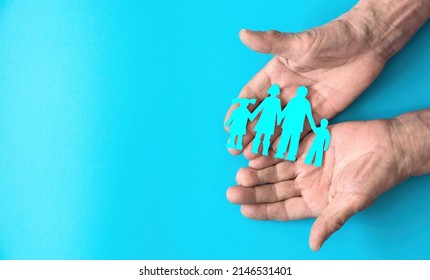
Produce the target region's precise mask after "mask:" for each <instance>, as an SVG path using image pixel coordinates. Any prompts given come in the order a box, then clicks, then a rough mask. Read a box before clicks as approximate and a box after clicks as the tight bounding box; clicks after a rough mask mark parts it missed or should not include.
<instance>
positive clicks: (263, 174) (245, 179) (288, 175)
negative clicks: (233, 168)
mask: <svg viewBox="0 0 430 280" xmlns="http://www.w3.org/2000/svg"><path fill="white" fill-rule="evenodd" d="M295 176H296V169H295V166H294V163H293V162H291V161H281V162H279V163H277V164H275V165H272V166H269V167H266V168H263V169H253V168H248V167H244V168H241V169H239V171H238V172H237V174H236V182H237V183H238V184H239V185H242V186H244V187H253V186H256V185H262V184H268V183H277V182H280V181H286V180H291V179H293V178H294V177H295Z"/></svg>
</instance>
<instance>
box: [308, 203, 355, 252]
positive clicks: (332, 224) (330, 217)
mask: <svg viewBox="0 0 430 280" xmlns="http://www.w3.org/2000/svg"><path fill="white" fill-rule="evenodd" d="M360 209H361V207H360V203H358V202H357V199H351V198H348V197H347V195H341V196H338V197H334V198H333V200H332V201H331V202H330V204H329V205H327V207H326V208H325V209H324V210H323V211H322V213H321V214H320V215H319V216H318V217H317V219H316V220H315V222H314V224H313V225H312V228H311V234H310V237H309V246H310V247H311V249H312V250H313V251H318V250H319V249H320V248H321V246H322V245H323V243H324V242H325V241H326V240H327V239H328V238H329V237H330V236H331V235H332V234H333V233H335V232H336V231H337V230H339V229H340V228H341V227H342V226H343V225H344V224H345V222H346V221H347V220H348V219H349V218H351V216H353V215H354V214H356V213H357V212H358V211H360Z"/></svg>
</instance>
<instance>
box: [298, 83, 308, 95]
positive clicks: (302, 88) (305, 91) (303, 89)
mask: <svg viewBox="0 0 430 280" xmlns="http://www.w3.org/2000/svg"><path fill="white" fill-rule="evenodd" d="M307 94H308V88H307V87H305V86H299V87H298V88H297V90H296V95H297V96H300V97H306V95H307Z"/></svg>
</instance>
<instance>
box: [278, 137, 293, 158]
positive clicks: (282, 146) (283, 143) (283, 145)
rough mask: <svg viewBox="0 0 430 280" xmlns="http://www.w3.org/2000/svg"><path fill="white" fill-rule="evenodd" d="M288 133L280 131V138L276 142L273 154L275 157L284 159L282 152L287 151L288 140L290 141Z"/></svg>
mask: <svg viewBox="0 0 430 280" xmlns="http://www.w3.org/2000/svg"><path fill="white" fill-rule="evenodd" d="M290 136H291V135H290V134H289V133H288V131H285V132H284V131H282V134H281V138H280V139H279V143H278V150H277V152H276V154H275V157H276V158H281V159H284V154H285V152H286V151H287V147H288V142H290Z"/></svg>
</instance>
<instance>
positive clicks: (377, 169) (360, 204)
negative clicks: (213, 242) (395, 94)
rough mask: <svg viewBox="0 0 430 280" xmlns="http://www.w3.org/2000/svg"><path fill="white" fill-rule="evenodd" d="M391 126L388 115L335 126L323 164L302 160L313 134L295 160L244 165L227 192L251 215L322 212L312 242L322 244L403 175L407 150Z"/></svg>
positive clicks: (300, 216) (289, 216)
mask: <svg viewBox="0 0 430 280" xmlns="http://www.w3.org/2000/svg"><path fill="white" fill-rule="evenodd" d="M390 126H391V123H390V121H387V120H384V121H371V122H349V123H341V124H336V125H332V126H330V127H329V130H330V132H331V135H332V142H331V144H330V149H329V150H328V151H327V152H326V153H325V155H324V163H323V166H322V167H321V168H318V167H314V166H311V165H306V164H304V163H303V162H304V159H305V157H306V153H307V151H309V148H310V145H311V144H312V141H313V139H314V135H313V134H308V135H307V136H306V137H305V138H304V139H303V140H302V142H301V145H300V149H299V153H298V158H297V161H296V162H290V161H281V162H279V163H277V164H274V165H271V166H268V167H264V168H261V169H253V168H242V169H240V170H239V171H238V173H237V176H236V180H237V183H238V184H239V186H234V187H231V188H229V189H228V191H227V198H228V199H229V200H230V202H232V203H236V204H242V207H241V212H242V214H243V215H244V216H246V217H248V218H252V219H258V220H266V219H270V220H281V221H288V220H296V219H304V218H309V217H317V219H316V221H315V222H314V224H313V226H312V229H311V233H310V239H309V244H310V247H311V248H312V249H313V250H319V248H320V247H321V246H322V244H323V243H324V241H325V240H326V239H327V238H328V237H329V236H330V235H331V234H333V233H334V232H335V231H336V230H338V229H339V228H340V227H341V226H342V225H343V224H344V223H345V222H346V220H347V219H348V218H350V217H351V216H352V215H354V214H355V213H357V212H358V211H360V210H363V209H365V208H366V207H368V206H370V205H371V203H372V202H373V201H374V200H375V199H376V198H377V197H378V196H379V195H380V194H382V193H383V192H385V191H386V190H388V189H390V188H391V187H393V186H394V185H396V184H397V183H399V182H400V181H402V180H403V175H401V171H400V169H401V168H400V167H399V161H398V158H401V157H402V156H401V155H399V154H397V152H396V151H398V150H399V149H397V148H395V147H393V145H394V144H393V141H392V135H391V132H390V131H391V129H390ZM263 162H264V159H263V158H258V159H255V160H254V161H253V165H254V166H256V167H259V166H260V167H261V166H264V163H263ZM262 163H263V165H262Z"/></svg>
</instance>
